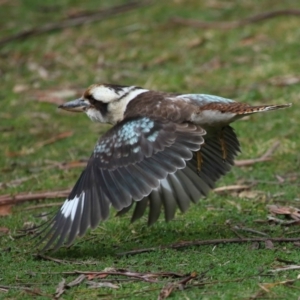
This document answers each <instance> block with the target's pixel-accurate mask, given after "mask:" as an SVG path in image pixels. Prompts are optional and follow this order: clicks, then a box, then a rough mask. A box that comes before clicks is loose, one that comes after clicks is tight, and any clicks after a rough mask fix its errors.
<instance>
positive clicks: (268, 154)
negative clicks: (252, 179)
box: [234, 141, 280, 167]
mask: <svg viewBox="0 0 300 300" xmlns="http://www.w3.org/2000/svg"><path fill="white" fill-rule="evenodd" d="M279 146H280V142H279V141H276V142H275V143H274V144H273V145H272V146H271V147H270V148H269V149H268V150H267V151H266V152H265V153H264V154H263V155H262V156H261V157H258V158H252V159H243V160H235V161H234V165H235V166H237V167H245V166H251V165H253V164H256V163H258V162H265V161H268V160H271V155H272V154H273V153H274V152H275V150H276V149H277V148H278V147H279Z"/></svg>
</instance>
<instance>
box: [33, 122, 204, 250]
mask: <svg viewBox="0 0 300 300" xmlns="http://www.w3.org/2000/svg"><path fill="white" fill-rule="evenodd" d="M204 134H205V131H204V130H203V129H202V128H200V127H199V126H196V125H193V124H187V123H186V124H175V123H172V122H169V121H166V120H154V119H150V118H148V117H137V118H131V119H126V120H124V121H122V122H120V123H118V124H117V125H115V126H114V127H113V128H111V129H110V130H109V131H108V132H107V133H106V134H104V135H103V136H102V137H101V138H100V139H99V141H98V143H97V144H96V146H95V149H94V153H93V155H92V156H91V158H90V160H89V162H88V164H87V167H86V169H85V170H84V171H83V173H82V174H81V176H80V178H79V179H78V181H77V183H76V185H75V186H74V188H73V190H72V192H71V193H70V195H69V197H68V199H67V200H66V201H65V202H64V204H63V206H62V207H61V208H60V210H59V211H58V213H57V214H56V215H55V216H54V218H53V219H52V220H51V221H50V222H49V224H48V225H47V226H45V228H44V229H43V230H42V232H40V234H42V233H43V232H45V230H46V234H45V235H44V237H43V238H42V241H43V240H45V239H46V240H48V242H47V244H46V245H45V246H44V248H43V250H46V249H49V248H50V247H51V246H52V245H54V249H58V248H59V247H60V246H61V245H62V244H63V243H64V242H66V244H67V245H70V244H71V243H72V242H73V240H74V239H75V237H76V236H77V235H79V236H82V235H83V234H84V233H85V232H86V230H87V228H89V227H92V228H94V227H96V226H97V225H98V223H99V222H100V221H102V220H105V219H106V218H107V217H108V215H109V208H110V206H111V205H112V206H113V207H114V208H115V209H117V210H122V209H124V208H126V207H127V206H129V205H130V204H131V203H132V202H133V200H136V201H137V200H141V199H143V198H144V197H147V196H148V195H149V194H150V193H151V191H153V190H155V189H157V188H158V187H159V185H160V181H161V180H164V179H165V178H166V177H167V175H168V174H171V173H175V172H176V171H177V170H178V169H182V168H185V166H186V161H187V160H190V159H191V158H192V156H193V151H198V150H199V149H200V145H201V144H202V143H203V142H204V140H203V138H202V136H203V135H204ZM40 234H39V235H40Z"/></svg>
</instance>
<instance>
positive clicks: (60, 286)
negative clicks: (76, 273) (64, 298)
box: [54, 278, 66, 299]
mask: <svg viewBox="0 0 300 300" xmlns="http://www.w3.org/2000/svg"><path fill="white" fill-rule="evenodd" d="M65 287H66V279H64V278H63V279H62V281H61V282H60V283H59V284H58V286H57V288H56V290H55V296H54V297H55V299H58V298H59V297H60V296H61V295H62V294H63V293H64V292H65V290H66V289H65Z"/></svg>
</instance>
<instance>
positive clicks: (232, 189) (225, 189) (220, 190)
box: [214, 184, 252, 194]
mask: <svg viewBox="0 0 300 300" xmlns="http://www.w3.org/2000/svg"><path fill="white" fill-rule="evenodd" d="M251 187H252V185H242V184H240V185H238V184H236V185H227V186H221V187H218V188H215V189H214V192H216V193H218V194H223V193H231V192H239V191H242V190H248V189H250V188H251Z"/></svg>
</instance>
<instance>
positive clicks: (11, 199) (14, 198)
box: [0, 190, 70, 206]
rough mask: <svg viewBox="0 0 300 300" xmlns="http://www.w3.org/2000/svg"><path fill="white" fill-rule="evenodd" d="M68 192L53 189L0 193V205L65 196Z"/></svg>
mask: <svg viewBox="0 0 300 300" xmlns="http://www.w3.org/2000/svg"><path fill="white" fill-rule="evenodd" d="M69 194H70V190H63V191H53V192H37V193H20V194H17V195H9V194H6V195H1V196H0V206H2V205H10V204H16V203H22V202H26V201H33V200H41V199H53V198H66V197H68V195H69Z"/></svg>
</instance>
